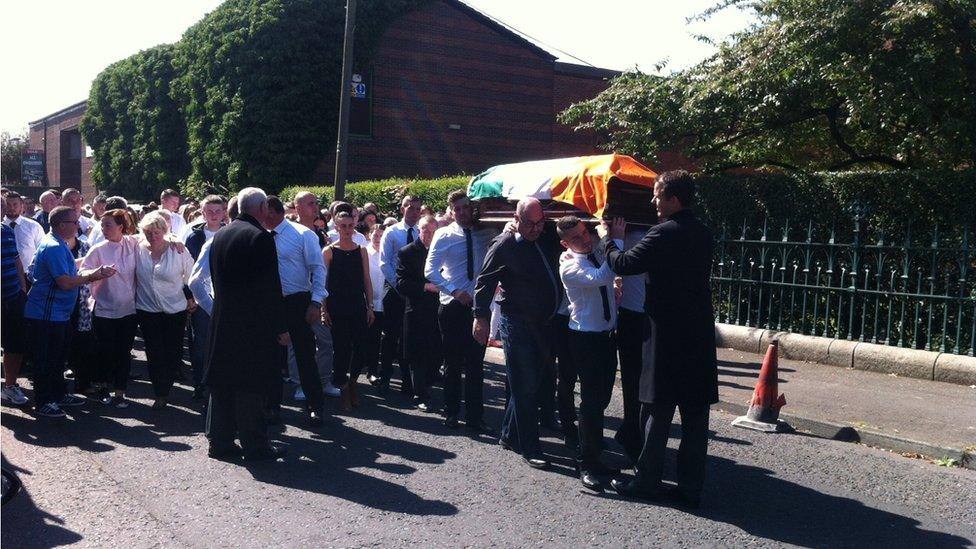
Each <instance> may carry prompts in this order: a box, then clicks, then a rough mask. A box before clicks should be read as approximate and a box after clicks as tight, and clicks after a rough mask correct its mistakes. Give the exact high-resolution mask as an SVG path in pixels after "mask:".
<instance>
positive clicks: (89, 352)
mask: <svg viewBox="0 0 976 549" xmlns="http://www.w3.org/2000/svg"><path fill="white" fill-rule="evenodd" d="M76 326H77V324H75V322H74V321H72V323H71V335H70V336H69V339H68V368H69V369H70V370H71V371H72V372H74V373H75V387H74V390H75V392H78V393H80V392H84V391H87V390H88V389H89V388H91V386H92V383H94V382H96V381H99V379H98V378H99V374H100V373H101V368H100V366H99V365H98V362H97V361H96V360H95V331H94V329H92V330H88V331H87V332H82V331H80V330H78V329H77V328H76Z"/></svg>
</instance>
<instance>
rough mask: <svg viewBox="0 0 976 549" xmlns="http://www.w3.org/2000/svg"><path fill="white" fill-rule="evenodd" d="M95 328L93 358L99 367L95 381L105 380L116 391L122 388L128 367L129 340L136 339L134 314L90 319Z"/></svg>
mask: <svg viewBox="0 0 976 549" xmlns="http://www.w3.org/2000/svg"><path fill="white" fill-rule="evenodd" d="M92 322H93V324H94V327H95V361H96V363H97V364H98V365H99V366H100V375H99V381H107V382H109V383H111V384H112V388H113V389H115V390H116V391H125V389H126V386H127V385H128V383H129V373H130V371H131V370H132V343H133V341H135V338H136V315H129V316H124V317H122V318H102V317H99V316H96V317H94V318H93V319H92Z"/></svg>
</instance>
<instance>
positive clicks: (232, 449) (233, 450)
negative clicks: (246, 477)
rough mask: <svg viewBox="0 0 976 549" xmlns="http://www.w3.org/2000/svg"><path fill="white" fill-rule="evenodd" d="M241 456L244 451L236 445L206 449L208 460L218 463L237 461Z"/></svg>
mask: <svg viewBox="0 0 976 549" xmlns="http://www.w3.org/2000/svg"><path fill="white" fill-rule="evenodd" d="M243 454H244V451H243V450H241V447H240V446H238V445H236V444H231V445H230V446H227V447H219V446H213V445H211V446H210V447H209V448H208V449H207V457H208V458H210V459H216V460H220V461H237V460H238V459H240V457H241V456H242V455H243Z"/></svg>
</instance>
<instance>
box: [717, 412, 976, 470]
mask: <svg viewBox="0 0 976 549" xmlns="http://www.w3.org/2000/svg"><path fill="white" fill-rule="evenodd" d="M713 408H714V409H716V410H720V411H723V412H726V413H729V414H732V415H734V416H740V415H743V414H745V413H746V412H747V411H748V410H749V407H748V406H745V405H743V404H736V403H733V402H726V401H724V400H723V401H720V402H719V403H717V404H715V405H713ZM779 417H780V419H781V420H783V421H785V422H787V423H789V424H790V425H791V426H792V427H793V428H795V429H796V430H798V431H801V432H804V433H807V434H810V435H812V436H815V437H819V438H826V439H831V440H839V441H843V442H856V443H860V444H866V445H868V446H873V447H875V448H881V449H883V450H890V451H892V452H898V453H900V454H918V455H920V456H922V457H925V458H928V459H932V460H935V459H940V458H950V459H954V460H956V463H958V464H959V466H960V467H965V468H967V469H974V470H976V453H974V452H972V451H969V450H966V449H961V448H952V447H948V446H936V445H932V444H928V443H925V442H919V441H917V440H911V439H908V438H902V437H896V436H892V435H888V434H885V433H881V432H878V431H872V430H870V429H864V428H858V427H854V426H852V425H844V424H840V423H834V422H831V421H826V420H817V419H809V418H804V417H799V416H794V415H792V414H788V413H785V412H784V413H780V416H779Z"/></svg>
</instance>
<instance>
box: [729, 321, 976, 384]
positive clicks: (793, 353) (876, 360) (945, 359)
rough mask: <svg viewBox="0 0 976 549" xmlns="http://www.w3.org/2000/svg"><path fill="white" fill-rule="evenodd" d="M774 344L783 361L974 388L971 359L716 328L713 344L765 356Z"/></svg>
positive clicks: (773, 332)
mask: <svg viewBox="0 0 976 549" xmlns="http://www.w3.org/2000/svg"><path fill="white" fill-rule="evenodd" d="M774 340H778V341H779V355H780V357H782V358H786V359H791V360H802V361H806V362H816V363H819V364H827V365H830V366H840V367H842V368H854V369H857V370H868V371H873V372H879V373H885V374H896V375H899V376H903V377H911V378H917V379H927V380H930V381H931V380H934V381H943V382H948V383H956V384H960V385H976V358H973V357H970V356H962V355H954V354H950V353H937V352H933V351H923V350H918V349H905V348H902V347H892V346H888V345H878V344H875V343H863V342H859V341H848V340H846V339H830V338H826V337H816V336H807V335H801V334H794V333H789V332H780V331H777V330H766V329H762V328H750V327H747V326H735V325H731V324H715V344H716V346H718V347H722V348H731V349H735V350H737V351H742V352H746V353H756V354H764V353H765V352H766V349H767V348H768V347H769V344H770V343H772V342H773V341H774Z"/></svg>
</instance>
